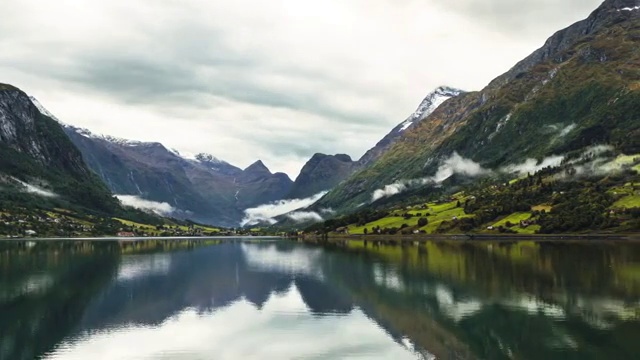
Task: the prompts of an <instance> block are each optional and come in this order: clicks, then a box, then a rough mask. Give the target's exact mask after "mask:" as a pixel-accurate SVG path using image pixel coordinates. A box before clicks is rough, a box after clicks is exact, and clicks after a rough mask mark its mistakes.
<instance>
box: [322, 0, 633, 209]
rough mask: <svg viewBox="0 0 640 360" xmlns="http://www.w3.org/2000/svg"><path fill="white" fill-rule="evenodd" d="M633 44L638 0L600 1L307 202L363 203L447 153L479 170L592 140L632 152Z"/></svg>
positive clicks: (423, 172) (422, 172) (429, 168)
mask: <svg viewBox="0 0 640 360" xmlns="http://www.w3.org/2000/svg"><path fill="white" fill-rule="evenodd" d="M639 49H640V1H637V0H607V1H605V2H604V3H603V4H602V5H601V6H600V7H599V8H598V9H596V10H595V11H594V12H593V13H592V14H591V15H590V16H589V17H588V18H587V19H585V20H583V21H580V22H578V23H576V24H573V25H571V26H569V27H568V28H566V29H564V30H561V31H559V32H557V33H556V34H554V35H553V36H552V37H551V38H550V39H549V40H548V41H547V42H546V43H545V44H544V46H543V47H542V48H540V49H539V50H537V51H535V52H534V53H533V54H532V55H530V56H529V57H527V58H526V59H524V60H523V61H521V62H519V63H518V64H517V65H515V66H514V67H513V68H512V69H510V70H509V71H508V72H506V73H505V74H504V75H502V76H500V77H498V78H496V79H495V80H494V81H492V82H491V83H490V84H489V85H488V86H487V87H486V88H485V89H483V90H482V91H479V92H469V93H464V94H461V95H460V96H458V97H455V98H453V99H450V100H448V101H446V102H444V103H443V104H442V105H441V106H440V107H438V108H437V109H436V110H435V111H434V112H433V113H432V114H430V115H429V116H427V117H426V118H425V119H424V120H423V121H421V122H420V123H418V124H417V125H415V126H413V127H412V128H409V129H407V130H406V131H405V134H404V135H403V136H402V137H400V138H399V139H398V140H397V141H396V142H394V143H393V144H392V145H391V146H390V147H389V148H388V150H387V151H385V152H383V154H382V155H381V156H379V159H378V160H377V161H375V162H374V163H373V164H372V165H371V166H369V167H366V168H364V169H363V170H361V171H359V172H357V173H356V174H354V175H353V176H352V177H350V178H349V179H348V180H347V181H345V182H343V183H342V184H341V185H339V186H338V187H337V188H336V189H334V190H333V191H332V192H330V193H329V194H328V195H327V196H326V197H325V198H323V199H322V200H321V201H320V202H319V204H317V207H318V208H320V207H331V208H333V209H338V210H339V211H341V212H347V211H349V210H352V209H355V208H357V207H358V206H362V205H363V204H368V203H371V201H372V194H373V193H374V191H375V190H376V189H380V188H382V187H384V186H386V185H389V184H393V183H395V182H397V181H401V180H403V179H417V178H424V177H427V176H433V175H434V174H435V173H436V171H437V169H438V168H439V167H440V165H442V163H443V160H445V159H447V158H449V157H450V156H451V155H452V154H454V152H455V153H458V154H459V155H460V156H461V157H462V158H466V159H471V160H473V161H475V162H476V163H478V164H479V165H480V166H482V167H483V168H486V169H497V168H500V167H503V166H507V165H509V164H518V163H521V162H524V161H526V160H527V159H528V158H534V159H537V160H542V159H543V158H544V157H547V156H551V155H564V154H567V153H570V152H572V151H573V152H575V151H579V150H581V149H584V148H585V147H588V146H592V145H597V144H608V145H611V146H612V147H613V148H614V151H615V152H618V153H627V154H634V153H638V152H639V150H640V106H638V104H640V66H639V65H640V50H639ZM534 163H535V161H534Z"/></svg>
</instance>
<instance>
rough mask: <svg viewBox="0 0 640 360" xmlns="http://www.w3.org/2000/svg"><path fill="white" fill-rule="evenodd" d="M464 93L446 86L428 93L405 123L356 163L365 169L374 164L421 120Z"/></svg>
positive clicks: (399, 125)
mask: <svg viewBox="0 0 640 360" xmlns="http://www.w3.org/2000/svg"><path fill="white" fill-rule="evenodd" d="M463 93H464V91H462V90H459V89H455V88H451V87H448V86H441V87H439V88H437V89H435V90H434V91H433V92H431V93H429V94H428V95H427V96H426V97H425V98H424V100H423V101H422V102H421V103H420V106H418V109H416V111H415V112H414V113H413V114H411V116H409V117H408V118H407V119H406V120H405V121H403V122H401V123H400V124H398V126H396V127H395V128H393V129H392V130H391V132H389V134H387V135H386V136H385V137H384V138H382V140H380V141H379V142H378V143H377V144H376V146H374V147H373V148H371V149H370V150H369V151H367V152H366V153H365V154H364V155H363V156H362V158H360V160H358V163H359V165H360V167H366V166H367V165H369V164H371V163H373V162H375V161H376V160H377V159H378V158H380V156H382V154H384V153H385V152H386V151H387V150H389V148H390V147H391V145H393V144H394V143H395V142H396V141H397V140H398V139H400V138H401V137H402V136H403V135H404V134H405V132H406V131H407V130H409V129H412V128H414V127H416V126H417V125H418V124H419V123H420V122H421V121H422V120H424V119H425V118H426V117H428V116H429V115H431V114H432V113H433V112H434V111H435V110H436V109H437V108H438V107H439V106H440V105H442V104H443V103H444V102H445V101H447V100H449V99H451V98H454V97H456V96H459V95H460V94H463Z"/></svg>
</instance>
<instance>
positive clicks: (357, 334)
mask: <svg viewBox="0 0 640 360" xmlns="http://www.w3.org/2000/svg"><path fill="white" fill-rule="evenodd" d="M130 345H133V346H130ZM45 358H46V359H65V360H67V359H68V360H75V359H78V360H80V359H81V360H84V359H89V358H91V359H123V360H126V359H158V358H166V359H210V358H215V359H223V360H224V359H292V358H318V359H319V358H326V359H334V358H364V359H415V358H416V354H415V353H413V352H412V351H410V350H408V349H407V348H405V347H404V346H402V345H400V344H398V343H396V342H395V341H394V340H393V339H392V338H391V337H389V336H388V335H387V334H386V333H385V332H384V330H383V329H381V328H380V327H379V326H377V325H376V324H375V323H374V322H372V321H371V320H370V319H368V318H367V317H366V316H365V315H364V313H362V312H361V311H360V310H354V311H353V312H352V313H350V314H348V315H328V316H322V317H317V316H313V315H312V314H311V312H310V310H309V309H308V308H307V307H306V305H304V301H303V300H302V297H301V295H300V292H299V291H298V289H297V287H296V286H295V285H292V286H291V287H290V288H289V290H288V291H287V292H286V293H284V294H272V295H271V296H270V298H269V299H268V300H267V302H266V304H265V305H264V307H263V308H262V309H261V310H260V309H258V308H257V307H256V306H254V305H252V304H251V303H249V302H248V301H246V300H239V301H237V302H235V303H233V304H231V305H229V306H228V307H226V308H221V309H218V310H217V311H215V312H211V313H206V314H198V313H197V312H196V311H194V310H190V309H188V310H185V311H183V312H181V313H180V314H178V315H176V316H173V317H171V318H169V319H168V320H166V321H165V322H163V323H162V324H160V325H158V326H155V327H148V326H147V327H142V326H130V325H129V326H126V327H123V328H120V329H111V330H108V331H102V332H95V333H88V334H83V335H82V336H81V337H80V338H78V339H77V340H72V341H65V342H64V343H62V345H61V346H59V347H58V348H57V349H56V350H55V351H54V352H53V353H51V354H49V355H48V356H46V357H45Z"/></svg>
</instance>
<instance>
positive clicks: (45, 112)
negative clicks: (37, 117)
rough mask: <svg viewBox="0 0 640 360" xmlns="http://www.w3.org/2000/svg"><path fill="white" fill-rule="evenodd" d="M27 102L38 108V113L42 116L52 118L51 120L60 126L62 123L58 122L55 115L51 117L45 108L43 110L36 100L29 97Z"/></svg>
mask: <svg viewBox="0 0 640 360" xmlns="http://www.w3.org/2000/svg"><path fill="white" fill-rule="evenodd" d="M29 100H31V102H32V103H33V105H35V106H36V107H37V108H38V111H40V113H41V114H42V115H44V116H48V117H50V118H52V119H53V120H55V121H57V122H59V123H61V124H62V121H60V120H59V119H58V118H57V117H56V116H55V115H53V114H52V113H51V112H50V111H49V110H47V108H45V107H44V106H43V105H42V104H41V103H40V101H38V99H36V98H35V97H33V96H29Z"/></svg>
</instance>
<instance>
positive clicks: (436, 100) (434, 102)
mask: <svg viewBox="0 0 640 360" xmlns="http://www.w3.org/2000/svg"><path fill="white" fill-rule="evenodd" d="M462 93H463V91H462V90H459V89H454V88H451V87H448V86H440V87H439V88H437V89H435V90H434V91H433V92H431V93H430V94H429V95H427V97H426V98H424V100H422V102H421V103H420V106H418V109H416V111H415V112H414V113H413V114H411V116H409V118H407V120H405V121H404V122H403V123H402V124H401V127H400V129H399V130H398V132H403V131H405V130H407V129H408V128H409V127H411V125H413V124H414V123H415V122H419V121H422V120H424V119H425V118H427V117H428V116H429V115H431V114H432V113H433V112H434V111H435V110H436V109H437V108H438V107H439V106H440V105H442V104H443V103H444V102H445V101H447V100H449V99H451V98H453V97H456V96H458V95H460V94H462Z"/></svg>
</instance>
